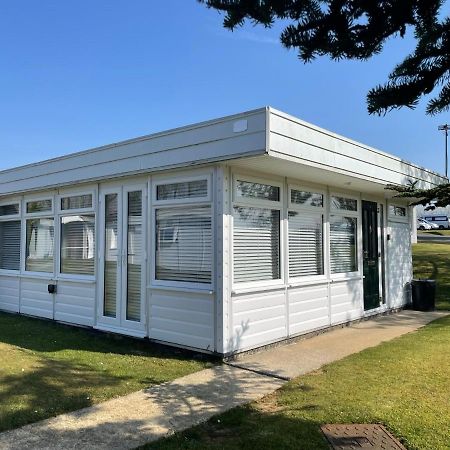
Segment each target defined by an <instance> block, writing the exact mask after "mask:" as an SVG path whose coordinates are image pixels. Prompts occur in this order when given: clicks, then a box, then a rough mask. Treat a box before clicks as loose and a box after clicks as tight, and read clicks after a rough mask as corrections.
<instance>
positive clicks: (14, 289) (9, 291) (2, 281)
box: [0, 276, 20, 312]
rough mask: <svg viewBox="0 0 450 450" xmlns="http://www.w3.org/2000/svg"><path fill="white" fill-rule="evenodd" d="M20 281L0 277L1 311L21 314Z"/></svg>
mask: <svg viewBox="0 0 450 450" xmlns="http://www.w3.org/2000/svg"><path fill="white" fill-rule="evenodd" d="M19 295H20V279H19V278H17V277H11V276H0V309H3V310H5V311H12V312H19Z"/></svg>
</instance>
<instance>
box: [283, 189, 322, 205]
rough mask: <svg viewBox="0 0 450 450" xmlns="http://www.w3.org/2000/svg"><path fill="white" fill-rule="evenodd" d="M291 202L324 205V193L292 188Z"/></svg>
mask: <svg viewBox="0 0 450 450" xmlns="http://www.w3.org/2000/svg"><path fill="white" fill-rule="evenodd" d="M291 203H292V204H296V205H303V206H314V207H319V208H322V207H323V194H319V193H317V192H308V191H299V190H297V189H291Z"/></svg>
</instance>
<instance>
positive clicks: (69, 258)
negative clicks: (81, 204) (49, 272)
mask: <svg viewBox="0 0 450 450" xmlns="http://www.w3.org/2000/svg"><path fill="white" fill-rule="evenodd" d="M94 265H95V217H94V215H93V214H89V215H79V216H66V217H61V273H70V274H78V275H94Z"/></svg>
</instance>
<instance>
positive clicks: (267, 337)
mask: <svg viewBox="0 0 450 450" xmlns="http://www.w3.org/2000/svg"><path fill="white" fill-rule="evenodd" d="M285 300H286V296H285V289H284V288H283V289H279V290H271V291H267V292H264V291H258V292H252V293H249V294H239V295H236V294H235V295H233V296H232V303H233V304H232V310H233V316H232V336H231V337H230V342H229V345H228V347H229V350H230V351H236V350H246V349H249V348H254V347H258V346H260V345H264V344H267V343H270V342H274V341H277V340H279V339H281V338H284V337H287V331H286V301H285Z"/></svg>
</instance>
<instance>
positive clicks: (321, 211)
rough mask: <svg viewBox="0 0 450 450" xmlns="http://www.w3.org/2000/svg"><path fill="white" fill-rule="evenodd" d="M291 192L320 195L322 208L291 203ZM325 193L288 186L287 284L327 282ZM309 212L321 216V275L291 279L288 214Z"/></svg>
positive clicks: (303, 187)
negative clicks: (291, 212)
mask: <svg viewBox="0 0 450 450" xmlns="http://www.w3.org/2000/svg"><path fill="white" fill-rule="evenodd" d="M291 190H296V191H304V192H311V193H313V194H321V195H322V196H323V202H322V206H311V205H306V206H305V205H302V204H299V203H295V202H292V201H291ZM328 201H329V200H328V195H327V191H326V190H324V189H317V188H313V187H309V186H305V185H297V184H288V206H287V226H288V230H287V236H286V241H287V258H286V274H287V278H288V281H289V283H294V284H301V283H303V282H310V281H326V280H327V278H328V277H327V257H326V253H327V252H326V246H327V238H326V236H327V234H326V231H327V214H326V212H327V211H326V204H327V202H328ZM290 211H295V212H302V211H304V212H309V213H313V214H315V215H321V216H322V264H323V274H321V275H309V276H304V277H291V276H290V275H289V256H290V248H289V212H290Z"/></svg>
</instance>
